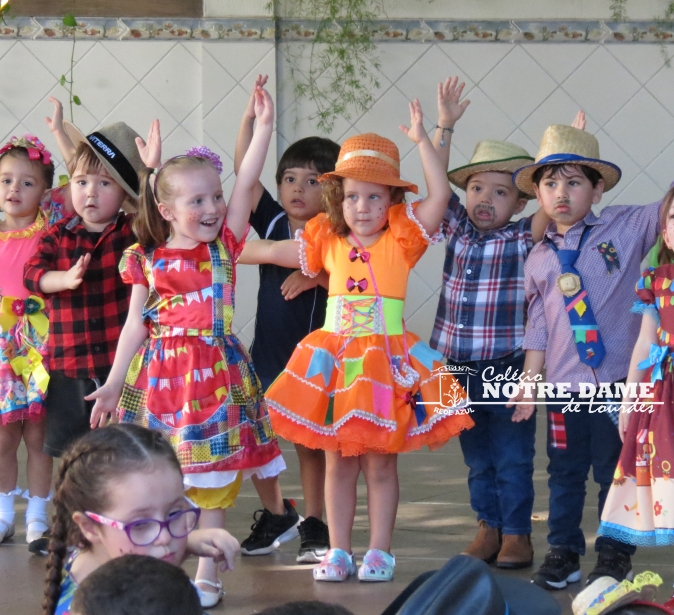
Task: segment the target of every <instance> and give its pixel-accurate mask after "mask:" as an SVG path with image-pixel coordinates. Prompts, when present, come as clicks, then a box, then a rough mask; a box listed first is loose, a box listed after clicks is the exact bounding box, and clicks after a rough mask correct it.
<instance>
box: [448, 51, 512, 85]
mask: <svg viewBox="0 0 674 615" xmlns="http://www.w3.org/2000/svg"><path fill="white" fill-rule="evenodd" d="M438 48H439V49H440V50H441V51H442V52H443V53H444V54H445V55H446V56H447V57H448V58H449V59H450V60H452V61H453V62H455V63H456V64H457V65H458V66H460V67H461V69H462V70H463V71H464V72H465V73H466V75H469V76H470V78H471V79H472V80H473V81H474V82H475V83H477V82H479V81H480V80H481V79H483V78H484V77H485V76H486V75H487V73H489V72H490V71H491V70H492V69H493V68H494V66H496V65H497V64H498V63H499V62H500V61H501V60H502V59H503V58H504V57H505V56H506V55H508V54H509V53H510V52H511V51H512V46H510V45H482V44H480V43H477V44H475V45H473V44H471V45H438Z"/></svg>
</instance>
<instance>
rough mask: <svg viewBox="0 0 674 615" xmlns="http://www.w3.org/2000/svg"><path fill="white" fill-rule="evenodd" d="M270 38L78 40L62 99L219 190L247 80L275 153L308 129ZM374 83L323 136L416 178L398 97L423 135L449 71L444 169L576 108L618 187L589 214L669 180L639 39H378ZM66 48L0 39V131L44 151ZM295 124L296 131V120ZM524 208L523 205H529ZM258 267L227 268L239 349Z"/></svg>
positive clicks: (428, 271)
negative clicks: (268, 109)
mask: <svg viewBox="0 0 674 615" xmlns="http://www.w3.org/2000/svg"><path fill="white" fill-rule="evenodd" d="M283 49H284V47H283V46H281V51H279V52H276V51H275V48H274V45H273V43H272V42H271V41H265V42H235V41H226V42H204V43H200V42H189V41H160V40H153V41H120V42H117V41H97V42H94V41H81V42H78V43H77V46H76V54H75V58H76V61H77V64H76V67H75V84H76V85H75V93H77V94H78V95H79V96H80V98H81V99H82V102H83V105H82V107H78V108H76V109H75V122H76V123H77V124H78V125H79V126H80V127H81V128H82V130H84V131H85V132H86V131H91V130H93V129H94V128H95V127H96V126H98V125H101V124H107V123H110V122H113V121H118V120H124V121H126V122H127V123H129V124H130V125H131V126H133V127H134V128H135V129H136V130H138V131H139V132H140V133H141V134H142V133H143V132H145V131H146V130H147V127H148V125H149V122H150V121H151V120H152V119H153V118H155V117H159V118H160V120H161V123H162V133H163V136H164V138H165V155H167V156H170V155H174V154H177V153H180V152H182V151H184V150H185V149H187V148H188V147H191V146H193V145H195V144H197V143H204V144H206V145H208V146H209V147H211V148H212V149H213V150H215V151H217V152H218V153H219V154H220V155H221V156H222V157H223V162H224V166H225V172H224V173H223V180H224V185H225V194H226V195H228V194H229V193H230V192H231V187H232V183H233V178H232V157H233V152H234V143H235V138H236V132H237V129H238V125H239V120H240V116H241V113H242V111H243V108H244V106H245V104H246V100H247V96H248V95H247V91H248V89H249V88H250V85H251V84H252V82H253V80H254V77H255V76H256V75H257V74H258V73H268V74H270V88H271V91H272V92H274V91H275V90H276V93H277V96H276V102H277V115H278V140H277V145H278V154H279V155H280V153H282V151H283V150H284V149H285V148H286V147H287V146H288V144H289V143H291V142H292V141H293V140H295V139H297V138H300V137H303V136H307V135H309V134H312V133H313V132H314V130H313V129H312V127H311V125H310V123H308V122H307V121H302V120H305V119H306V117H307V116H308V115H310V114H311V109H310V107H309V106H308V104H307V103H306V102H300V103H297V101H295V99H294V97H293V95H292V83H291V79H290V75H289V69H288V65H287V63H286V61H285V57H284V54H283ZM380 50H381V63H382V73H383V74H382V76H381V78H380V81H381V85H382V87H381V89H380V90H378V91H377V92H375V97H376V101H375V103H374V105H373V107H372V108H371V109H370V110H369V111H368V112H366V113H364V114H362V115H358V116H356V117H353V118H351V120H349V121H347V120H345V119H342V120H340V121H339V122H337V125H336V127H335V130H334V131H333V133H332V134H331V135H330V136H331V138H333V139H334V140H336V141H338V142H341V141H342V140H343V139H344V138H346V137H348V136H350V135H352V134H356V133H358V132H365V131H374V132H379V133H380V134H382V135H384V136H387V137H389V138H392V139H394V140H395V141H396V143H397V144H398V146H399V147H400V151H401V156H402V158H403V162H402V173H403V175H404V176H405V177H406V178H409V179H410V180H412V181H416V182H417V183H420V184H423V179H422V176H421V169H420V165H419V161H418V157H417V155H416V152H415V151H414V148H413V147H412V144H411V142H409V141H408V140H407V139H406V137H405V136H404V135H403V134H402V133H401V132H400V131H399V130H398V128H397V126H398V125H399V124H402V123H406V122H408V121H409V118H408V117H407V101H408V100H411V99H412V98H414V97H418V98H419V99H420V100H421V103H422V106H423V108H424V111H425V112H426V116H427V125H428V128H429V130H430V129H431V128H432V126H433V125H434V124H435V121H436V118H435V104H436V103H435V91H436V90H435V84H436V82H437V81H439V80H441V79H444V78H445V77H446V76H448V75H459V76H460V77H461V78H462V79H464V80H465V81H466V83H467V88H466V96H467V97H468V98H470V100H471V105H470V107H469V108H468V111H467V112H466V115H465V116H464V118H463V120H462V121H461V123H460V124H459V125H458V126H457V130H456V133H455V135H454V139H453V148H452V160H451V165H452V166H459V165H462V164H466V163H467V162H468V160H469V158H470V156H471V153H472V150H473V147H474V145H475V143H476V142H477V141H478V140H480V139H485V138H492V139H494V138H496V139H510V140H512V141H515V142H516V143H518V144H520V145H522V146H524V147H525V148H527V149H528V150H529V151H530V152H531V153H532V155H533V154H535V153H536V150H537V147H538V143H539V141H540V137H541V135H542V132H543V130H544V129H545V127H546V126H547V125H549V124H551V123H563V122H569V121H570V120H571V119H572V118H573V116H574V114H575V113H576V111H577V110H578V109H580V108H582V109H584V110H585V111H586V113H587V116H588V130H589V131H591V132H592V133H594V134H596V135H597V138H598V139H599V142H600V146H601V152H602V156H603V157H605V158H607V159H608V160H611V161H613V162H615V163H617V164H618V165H619V166H620V167H621V168H622V170H623V179H622V181H621V182H620V184H618V186H617V187H616V188H614V189H613V190H612V191H611V192H609V193H608V194H607V195H606V196H605V198H604V200H603V201H602V204H601V206H605V205H607V204H610V203H646V202H649V201H653V200H656V199H658V198H659V197H661V195H662V194H663V193H664V192H665V191H666V190H667V188H668V187H669V183H670V181H671V180H672V179H674V170H673V169H672V165H671V163H670V160H672V153H673V152H674V115H673V114H672V112H671V101H672V100H674V69H667V68H665V67H663V61H662V58H661V56H660V51H659V49H658V47H657V46H655V45H652V44H638V43H625V44H606V45H599V44H594V43H588V42H586V43H578V44H576V43H571V42H564V43H543V42H536V43H532V44H515V45H512V44H507V43H493V42H490V43H464V42H459V43H447V42H442V43H416V42H410V41H406V42H401V43H382V44H381V45H380ZM70 52H71V45H70V43H69V42H67V41H50V40H34V41H33V40H26V41H22V40H0V83H2V84H3V85H2V89H1V90H0V135H2V140H3V142H4V140H5V139H6V137H9V136H11V135H12V134H19V133H23V132H34V133H37V134H38V135H39V136H40V137H41V138H43V140H44V141H45V143H47V144H48V146H49V147H52V148H54V147H55V146H54V143H53V141H52V139H51V135H50V134H49V132H48V130H47V129H46V126H45V124H44V119H43V118H44V116H45V115H47V114H49V113H50V112H51V109H50V105H49V103H48V102H47V97H48V96H49V95H51V94H53V95H56V96H60V97H61V98H62V99H64V100H65V99H66V97H67V95H66V93H65V91H64V90H63V88H61V86H60V85H59V84H58V79H59V77H60V75H61V74H62V73H63V72H64V71H65V70H66V68H67V67H69V63H70ZM296 119H299V120H300V121H299V123H298V122H296ZM276 160H277V151H276V148H275V147H273V148H272V151H271V152H270V154H269V157H268V161H267V165H266V168H265V173H264V177H263V182H264V183H265V185H267V186H268V187H273V171H274V166H275V163H276ZM535 207H536V205H535V203H532V204H530V207H529V210H528V211H533V209H534V208H535ZM442 259H443V249H442V246H436V247H434V248H431V249H430V250H429V251H428V253H427V255H426V256H425V257H424V258H423V259H422V260H421V262H420V263H419V264H418V266H417V267H416V269H415V270H414V272H413V274H412V276H411V278H410V292H409V293H408V304H407V318H408V326H409V328H410V329H411V330H413V331H415V332H417V333H418V334H419V335H421V336H422V337H423V338H428V336H429V335H430V331H431V328H432V323H433V317H434V313H435V308H436V305H437V293H438V291H439V287H440V281H441V270H442ZM256 292H257V273H256V271H255V268H253V267H240V270H239V273H238V285H237V310H236V317H235V327H236V332H237V333H238V334H239V335H240V336H241V338H242V339H243V340H244V342H245V343H250V341H251V338H252V326H253V319H254V314H255V300H256Z"/></svg>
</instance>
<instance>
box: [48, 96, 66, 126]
mask: <svg viewBox="0 0 674 615" xmlns="http://www.w3.org/2000/svg"><path fill="white" fill-rule="evenodd" d="M49 102H50V103H52V104H53V105H54V114H53V115H52V117H46V118H44V119H45V121H46V122H47V126H49V130H51V131H52V132H53V133H60V132H64V130H63V105H62V104H61V101H60V100H58V99H57V98H54V97H53V96H50V97H49Z"/></svg>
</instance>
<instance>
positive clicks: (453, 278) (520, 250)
mask: <svg viewBox="0 0 674 615" xmlns="http://www.w3.org/2000/svg"><path fill="white" fill-rule="evenodd" d="M463 87H464V84H458V79H457V78H456V77H455V78H453V79H448V80H447V81H446V82H445V83H444V84H440V85H439V88H438V111H439V120H438V125H437V126H436V136H435V140H434V145H435V147H436V150H437V151H438V153H439V154H440V155H441V156H443V157H444V159H445V160H447V162H449V145H450V140H451V134H452V133H453V132H454V124H455V123H456V122H457V121H458V120H459V119H460V118H461V116H462V115H463V112H464V111H465V109H466V107H467V106H468V103H469V101H463V102H459V100H460V97H461V93H462V91H463ZM532 160H533V159H532V158H531V157H530V156H529V154H528V153H527V152H526V151H525V150H524V149H522V148H521V147H518V146H517V145H514V144H512V143H508V142H504V141H482V142H480V143H478V144H477V147H476V148H475V153H474V154H473V158H472V159H471V161H470V164H468V165H466V166H464V167H460V168H457V169H454V170H453V171H452V172H450V173H449V179H450V181H451V182H452V183H453V184H454V185H456V186H458V187H459V188H462V189H464V190H466V206H465V207H464V206H463V205H461V203H460V202H459V198H458V196H457V195H456V194H454V195H452V198H451V199H450V202H449V207H448V209H447V213H446V214H445V218H444V221H443V230H444V233H445V235H446V237H447V245H446V257H445V265H444V272H443V286H442V292H441V295H440V301H439V305H438V311H437V315H436V319H435V326H434V329H433V335H432V337H431V342H430V344H431V346H432V347H433V348H435V349H437V350H438V351H440V352H441V353H442V354H443V355H444V356H445V357H447V361H448V364H449V365H450V366H454V367H460V368H461V370H459V369H455V370H453V371H455V372H459V373H455V376H456V377H457V378H458V379H459V381H460V382H461V384H462V385H463V387H464V388H465V389H466V391H467V392H468V395H469V397H470V399H471V400H472V402H473V405H472V411H473V413H472V415H471V418H472V419H473V420H474V421H475V426H474V427H473V428H472V429H469V430H467V431H463V432H461V434H460V435H459V441H460V443H461V449H462V451H463V456H464V460H465V462H466V465H467V466H468V467H469V474H468V487H469V490H470V502H471V506H472V508H473V510H474V511H475V512H476V513H477V520H478V523H479V530H478V533H477V536H476V538H475V540H474V541H473V542H472V543H471V544H470V545H469V546H468V547H467V548H466V549H465V550H464V551H463V553H464V554H467V555H472V556H473V557H477V558H478V559H481V560H484V561H486V562H489V563H490V562H492V561H494V560H496V563H497V566H499V567H500V568H525V567H528V566H531V565H532V563H533V548H532V546H531V538H530V534H531V512H532V508H533V502H534V486H533V469H534V467H533V460H534V454H535V451H534V440H535V432H536V426H535V422H534V420H533V419H532V420H531V421H528V422H526V423H514V422H513V421H512V414H513V410H512V409H509V408H506V407H505V402H506V401H507V398H506V397H505V396H504V395H501V396H500V397H499V398H497V399H492V398H490V397H489V396H488V395H486V394H485V392H484V390H483V389H484V383H485V381H494V380H495V379H497V378H498V377H499V376H504V375H506V374H507V373H510V374H511V375H512V374H513V373H515V371H516V370H518V373H519V371H521V369H522V366H523V364H524V353H523V351H522V341H523V338H524V324H525V315H526V310H525V295H524V260H525V259H526V257H527V255H528V254H529V252H530V251H531V249H532V248H533V246H534V244H535V243H536V242H538V241H540V240H541V239H542V238H543V232H544V230H545V227H546V225H547V222H548V218H547V216H546V214H545V212H543V211H542V210H539V211H538V212H537V213H536V214H535V215H533V216H530V217H528V218H521V219H520V220H518V221H511V218H512V217H513V216H514V215H516V214H518V213H520V212H521V211H522V210H523V209H524V207H525V206H526V204H527V200H528V199H529V198H531V197H529V196H527V195H526V194H524V193H522V192H520V191H518V189H517V188H516V187H515V186H514V185H513V184H512V173H513V172H514V171H515V170H516V169H518V168H519V167H520V166H522V165H525V164H528V163H530V162H531V161H532ZM470 376H473V377H472V378H470Z"/></svg>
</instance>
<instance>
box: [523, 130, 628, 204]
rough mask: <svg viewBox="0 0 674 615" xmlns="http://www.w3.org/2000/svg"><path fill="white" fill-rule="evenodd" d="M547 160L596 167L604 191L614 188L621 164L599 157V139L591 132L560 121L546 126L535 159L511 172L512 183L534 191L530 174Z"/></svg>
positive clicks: (530, 191)
mask: <svg viewBox="0 0 674 615" xmlns="http://www.w3.org/2000/svg"><path fill="white" fill-rule="evenodd" d="M549 164H555V165H567V164H572V165H573V164H579V165H582V166H585V167H590V168H592V169H594V170H595V171H598V172H599V174H600V175H601V176H602V178H603V180H604V192H607V191H609V190H610V189H611V188H613V186H615V185H616V184H617V183H618V182H619V181H620V177H621V175H622V171H621V170H620V167H618V166H617V165H615V164H613V163H612V162H607V161H606V160H601V159H600V158H599V141H597V139H596V137H595V136H594V135H592V134H590V133H589V132H585V131H584V130H580V129H578V128H573V126H566V125H563V124H555V125H553V126H550V127H548V129H547V130H546V131H545V133H544V134H543V139H542V140H541V149H540V150H539V152H538V155H537V156H536V161H535V163H534V164H529V165H527V166H525V167H522V168H521V169H519V170H518V171H516V172H515V173H514V175H513V181H514V182H515V185H516V186H517V187H518V188H519V189H520V190H521V191H522V192H526V193H527V194H534V188H533V175H534V173H535V172H536V169H540V168H541V167H542V166H545V165H549Z"/></svg>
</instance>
